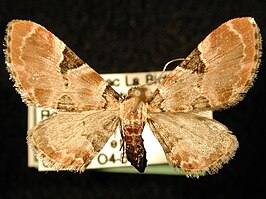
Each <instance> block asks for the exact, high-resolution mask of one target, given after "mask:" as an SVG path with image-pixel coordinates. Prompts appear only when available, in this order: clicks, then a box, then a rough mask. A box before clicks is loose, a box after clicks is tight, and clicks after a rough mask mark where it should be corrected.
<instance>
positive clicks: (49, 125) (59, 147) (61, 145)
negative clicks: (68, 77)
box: [27, 110, 119, 171]
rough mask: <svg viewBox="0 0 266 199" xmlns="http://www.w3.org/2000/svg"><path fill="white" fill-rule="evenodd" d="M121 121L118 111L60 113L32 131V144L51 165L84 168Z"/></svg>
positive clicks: (28, 138)
mask: <svg viewBox="0 0 266 199" xmlns="http://www.w3.org/2000/svg"><path fill="white" fill-rule="evenodd" d="M118 124H119V117H118V115H117V113H116V112H115V111H108V110H100V111H83V112H60V113H58V114H56V115H53V116H51V117H49V118H48V119H46V120H43V121H41V122H39V123H38V124H37V125H36V126H35V127H33V128H32V129H31V130H29V132H28V137H27V140H28V143H29V145H30V146H31V147H33V148H34V149H35V150H36V151H37V156H38V157H39V158H40V159H42V160H43V161H44V162H45V163H46V164H47V166H49V167H52V168H54V169H57V170H61V169H63V170H73V171H84V170H85V169H86V167H87V166H88V165H89V164H90V163H91V161H92V159H93V158H94V157H95V156H96V155H97V153H98V152H99V151H100V150H101V149H102V148H103V146H104V145H105V144H106V142H107V141H108V139H109V138H110V137H111V135H112V134H114V133H115V131H116V128H117V126H118Z"/></svg>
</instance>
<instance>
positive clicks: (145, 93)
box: [127, 86, 152, 102]
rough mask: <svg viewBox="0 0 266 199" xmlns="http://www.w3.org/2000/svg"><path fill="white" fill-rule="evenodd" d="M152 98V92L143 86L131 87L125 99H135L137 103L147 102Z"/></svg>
mask: <svg viewBox="0 0 266 199" xmlns="http://www.w3.org/2000/svg"><path fill="white" fill-rule="evenodd" d="M151 97H152V92H151V91H150V90H149V89H148V88H147V87H145V86H140V87H132V88H130V89H129V90H128V96H127V98H136V99H138V100H139V101H143V102H147V101H149V99H150V98H151Z"/></svg>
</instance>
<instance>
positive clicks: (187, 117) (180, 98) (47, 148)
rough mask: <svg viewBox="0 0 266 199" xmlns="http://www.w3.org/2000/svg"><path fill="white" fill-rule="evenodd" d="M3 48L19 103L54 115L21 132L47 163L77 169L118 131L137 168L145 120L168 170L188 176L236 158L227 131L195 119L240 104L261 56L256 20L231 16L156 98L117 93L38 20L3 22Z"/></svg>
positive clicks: (137, 91) (135, 91)
mask: <svg viewBox="0 0 266 199" xmlns="http://www.w3.org/2000/svg"><path fill="white" fill-rule="evenodd" d="M5 45H6V49H5V51H4V52H5V57H6V64H7V69H8V71H9V72H10V74H11V78H12V79H13V80H14V82H15V87H16V89H17V91H18V92H19V93H20V95H21V96H22V99H23V101H24V102H25V103H26V104H28V105H35V106H38V107H43V108H49V109H55V110H57V114H55V115H54V116H51V117H50V118H48V119H46V120H44V121H41V122H40V123H39V124H37V125H36V126H35V127H33V128H32V129H31V130H29V131H28V135H27V140H28V143H29V144H30V145H31V146H32V147H33V148H34V149H35V150H36V151H37V153H38V157H39V158H41V159H43V160H44V161H45V162H46V163H48V164H49V166H50V167H54V168H56V169H58V170H60V169H64V170H72V171H84V170H85V169H86V167H87V166H88V165H89V164H90V162H91V161H92V159H93V158H94V157H95V156H96V154H97V153H98V152H99V151H100V150H101V149H102V148H103V146H104V145H105V143H106V142H107V140H108V139H109V138H110V136H112V135H113V134H114V133H115V131H116V129H117V128H118V127H119V128H120V132H121V136H122V139H123V151H125V154H126V157H127V159H128V160H129V161H130V162H131V164H132V165H133V166H134V167H135V168H136V169H137V170H138V171H139V172H144V170H145V168H146V166H147V159H146V151H145V148H144V144H143V142H144V141H143V138H142V131H143V128H144V125H145V124H148V125H149V127H150V129H151V130H152V132H153V133H154V135H155V137H156V138H157V139H158V141H159V142H160V144H161V146H162V148H163V150H164V152H165V155H166V158H167V160H168V162H169V164H170V165H172V166H173V167H174V168H180V169H182V170H183V171H184V173H185V174H186V175H187V176H198V175H199V174H200V173H202V172H207V173H210V174H213V173H215V172H217V171H218V170H219V169H220V168H221V167H222V165H223V164H224V163H227V162H228V161H229V160H230V159H231V158H232V157H233V156H234V154H235V151H236V149H237V148H238V141H237V138H236V137H235V136H234V135H233V134H232V132H231V131H230V130H229V129H228V128H227V127H226V126H224V125H223V124H221V123H219V122H218V121H216V120H214V119H209V118H206V117H204V116H200V115H199V114H198V113H199V112H201V111H207V110H212V111H216V110H221V109H225V108H228V107H230V106H232V105H235V104H236V103H237V102H238V101H240V100H241V99H242V98H243V95H244V93H246V92H247V91H248V89H249V88H250V87H251V85H252V82H253V80H254V78H255V76H256V73H257V70H258V67H259V63H260V57H261V54H262V53H261V46H262V44H261V35H260V31H259V28H258V26H257V24H256V22H255V21H254V19H253V18H251V17H243V18H236V19H232V20H230V21H227V22H225V23H223V24H222V25H221V26H219V27H218V28H217V29H215V30H214V31H213V32H211V33H210V34H209V35H208V36H207V37H206V38H205V39H204V40H203V41H202V42H201V43H200V44H199V45H198V47H197V48H196V49H194V50H193V51H192V53H191V54H190V55H189V56H188V57H187V58H185V59H184V60H183V61H182V62H181V63H180V64H179V65H178V66H177V67H176V68H175V69H174V70H173V71H172V72H171V73H170V74H169V75H168V76H167V77H166V78H165V79H164V81H163V82H162V83H160V85H159V86H158V88H157V89H156V90H155V92H153V93H152V92H151V91H149V89H148V88H147V87H146V86H145V85H143V86H138V87H132V88H131V89H130V90H129V91H128V94H127V95H126V96H125V97H122V96H121V95H119V94H118V93H117V92H116V91H115V90H114V89H113V88H112V87H111V86H110V85H108V83H107V82H106V81H105V80H104V79H103V78H102V77H101V76H100V75H99V74H98V73H97V72H96V71H95V70H94V69H92V68H91V67H90V66H89V65H88V64H86V63H85V62H84V61H82V60H81V59H80V58H79V57H78V56H77V55H76V54H75V53H74V52H73V51H72V50H71V49H69V48H68V47H67V46H66V45H65V44H64V43H63V42H62V41H61V40H60V39H58V38H57V37H56V36H55V35H53V34H52V33H51V32H49V31H48V30H46V29H45V28H44V27H42V26H41V25H39V24H37V23H34V22H31V21H25V20H13V21H11V22H10V23H9V24H8V25H7V30H6V37H5Z"/></svg>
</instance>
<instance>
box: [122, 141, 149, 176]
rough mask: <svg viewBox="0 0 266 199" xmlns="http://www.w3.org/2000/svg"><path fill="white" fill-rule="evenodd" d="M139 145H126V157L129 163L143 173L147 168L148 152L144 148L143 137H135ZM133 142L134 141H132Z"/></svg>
mask: <svg viewBox="0 0 266 199" xmlns="http://www.w3.org/2000/svg"><path fill="white" fill-rule="evenodd" d="M136 140H137V144H133V143H134V142H133V143H128V142H127V143H126V155H127V159H128V161H129V162H130V163H131V165H132V166H134V167H135V168H136V169H137V170H138V171H139V172H141V173H143V172H144V171H145V168H146V166H147V159H146V150H145V148H144V144H143V139H142V137H141V136H137V137H135V141H136ZM132 141H133V140H132Z"/></svg>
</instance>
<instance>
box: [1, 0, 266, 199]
mask: <svg viewBox="0 0 266 199" xmlns="http://www.w3.org/2000/svg"><path fill="white" fill-rule="evenodd" d="M265 2H266V1H264V0H256V1H252V0H242V1H229V0H215V1H214V0H208V1H198V2H197V1H189V0H186V1H160V0H153V1H137V0H136V1H125V0H124V1H123V0H112V1H98V0H87V1H86V0H83V1H72V0H67V1H51V2H50V1H47V0H41V1H35V0H24V1H14V0H7V1H6V0H1V2H0V28H1V29H0V30H1V33H0V34H1V35H0V38H2V40H3V38H4V32H5V26H6V24H7V23H8V21H10V20H12V19H15V18H19V19H30V20H32V21H35V22H38V23H39V24H42V25H43V26H45V27H46V28H47V29H48V30H50V31H51V32H53V33H54V34H55V35H57V36H58V37H59V38H61V39H62V40H63V41H64V42H65V43H66V44H67V45H68V46H69V47H70V48H72V49H73V50H74V51H75V52H76V53H77V54H78V55H79V56H80V57H81V58H83V59H84V60H85V61H87V62H88V63H89V64H90V65H91V66H93V68H95V69H96V71H98V72H99V73H114V72H115V73H118V72H136V71H151V70H153V71H154V70H161V69H162V67H163V65H164V63H166V62H167V61H169V60H171V59H173V58H177V57H185V56H186V55H188V54H189V53H190V51H192V50H193V49H194V48H195V47H196V45H197V44H198V43H199V42H200V41H201V40H202V39H203V38H204V37H205V36H207V34H208V33H210V32H211V31H212V30H213V29H214V28H216V27H217V26H219V25H220V24H221V23H222V22H225V21H227V20H229V19H231V18H234V17H239V16H253V17H254V18H255V19H256V21H257V23H258V24H259V27H260V28H261V33H262V37H264V34H265V32H266V30H265V29H266V25H265V22H266V12H265V8H266V3H265ZM263 47H265V43H263ZM0 59H1V60H0V65H1V67H0V71H1V72H0V89H1V90H0V91H1V92H0V104H1V109H0V110H1V130H0V168H1V169H0V180H1V185H0V189H1V191H0V198H103V197H108V198H243V197H244V196H249V197H252V198H262V196H263V190H262V183H264V177H265V174H264V172H265V171H264V170H265V168H264V167H265V166H264V157H265V150H264V142H265V133H266V132H265V128H263V125H264V123H263V121H264V118H263V115H264V114H265V106H264V103H265V100H264V96H265V93H266V92H265V88H264V85H265V83H266V81H265V69H264V66H263V65H264V58H262V65H261V68H260V71H259V73H258V77H257V80H256V82H255V84H254V87H253V88H252V89H251V90H250V91H249V92H248V94H247V96H246V98H245V99H244V100H243V101H242V102H241V103H239V104H238V105H237V106H236V107H232V108H230V109H228V110H224V111H222V112H218V113H215V115H214V116H215V118H216V119H217V120H219V121H220V122H222V123H224V124H225V125H227V126H228V127H229V128H230V129H231V130H232V131H233V132H234V133H235V135H236V136H237V137H238V140H239V142H240V148H239V149H238V151H237V154H236V156H235V158H234V159H233V160H232V161H231V162H230V163H229V164H227V165H225V166H224V168H223V169H222V170H220V171H219V173H218V174H215V175H208V176H205V177H201V178H200V179H187V178H186V177H180V176H163V175H132V174H113V173H101V172H93V171H87V172H85V173H82V174H76V173H70V172H58V173H57V172H47V173H39V172H38V171H37V170H35V169H30V168H28V167H27V145H26V129H27V109H26V106H25V104H24V103H22V102H21V99H20V96H19V95H18V94H17V93H16V92H15V90H14V88H13V87H12V86H13V83H12V82H11V81H9V80H8V78H9V75H8V73H7V71H6V69H5V64H4V56H3V54H1V55H0Z"/></svg>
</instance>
